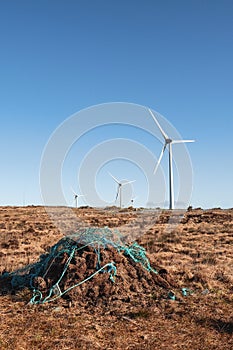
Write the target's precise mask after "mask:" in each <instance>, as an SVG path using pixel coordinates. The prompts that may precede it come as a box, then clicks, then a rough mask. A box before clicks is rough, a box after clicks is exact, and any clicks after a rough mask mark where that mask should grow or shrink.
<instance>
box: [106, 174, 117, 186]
mask: <svg viewBox="0 0 233 350" xmlns="http://www.w3.org/2000/svg"><path fill="white" fill-rule="evenodd" d="M108 173H109V175H110V176H111V177H112V178H113V180H114V181H115V182H116V183H117V184H118V185H119V184H120V182H119V181H118V180H117V179H116V178H115V177H114V176H113V175H112V174H111V173H110V172H108Z"/></svg>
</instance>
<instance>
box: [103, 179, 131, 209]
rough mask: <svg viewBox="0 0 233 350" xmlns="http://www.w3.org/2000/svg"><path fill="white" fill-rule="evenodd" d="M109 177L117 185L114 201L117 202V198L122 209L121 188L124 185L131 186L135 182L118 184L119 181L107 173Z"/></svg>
mask: <svg viewBox="0 0 233 350" xmlns="http://www.w3.org/2000/svg"><path fill="white" fill-rule="evenodd" d="M109 175H110V176H111V177H112V178H113V180H114V181H115V182H116V183H117V185H118V186H117V194H116V199H115V201H117V198H118V196H119V199H120V208H122V186H124V185H128V184H131V183H133V182H135V180H133V181H126V182H120V181H119V180H117V179H116V178H115V177H114V176H113V175H112V174H111V173H109Z"/></svg>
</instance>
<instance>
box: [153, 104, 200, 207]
mask: <svg viewBox="0 0 233 350" xmlns="http://www.w3.org/2000/svg"><path fill="white" fill-rule="evenodd" d="M148 110H149V112H150V114H151V116H152V118H153V119H154V121H155V123H156V125H157V126H158V128H159V130H160V132H161V134H162V136H163V138H164V146H163V148H162V151H161V153H160V156H159V159H158V162H157V164H156V167H155V169H154V174H155V173H156V171H157V169H158V167H159V164H160V162H161V160H162V158H163V154H164V152H165V149H166V148H167V146H168V153H169V209H174V182H173V158H172V145H173V144H177V143H186V142H195V140H172V139H171V138H170V137H169V136H168V135H167V134H166V133H165V131H164V130H163V129H162V127H161V125H160V124H159V122H158V120H157V119H156V117H155V115H154V114H153V113H152V111H151V110H150V109H148Z"/></svg>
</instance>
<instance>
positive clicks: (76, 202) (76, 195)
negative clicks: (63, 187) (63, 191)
mask: <svg viewBox="0 0 233 350" xmlns="http://www.w3.org/2000/svg"><path fill="white" fill-rule="evenodd" d="M71 191H72V192H73V194H74V201H75V208H78V199H79V197H84V194H77V193H76V192H75V191H74V190H73V188H72V187H71Z"/></svg>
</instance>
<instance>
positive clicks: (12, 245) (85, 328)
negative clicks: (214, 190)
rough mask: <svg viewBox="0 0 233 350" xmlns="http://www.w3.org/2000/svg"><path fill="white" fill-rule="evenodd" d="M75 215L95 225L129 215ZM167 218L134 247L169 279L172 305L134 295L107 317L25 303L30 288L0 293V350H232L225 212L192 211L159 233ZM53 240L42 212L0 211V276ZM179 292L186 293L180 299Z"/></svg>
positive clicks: (230, 226)
mask: <svg viewBox="0 0 233 350" xmlns="http://www.w3.org/2000/svg"><path fill="white" fill-rule="evenodd" d="M76 213H77V215H79V216H80V217H83V218H85V220H86V221H87V222H89V223H90V224H92V225H99V226H105V225H109V226H118V225H121V224H122V223H124V222H128V221H129V220H130V217H133V216H135V215H136V213H135V212H127V211H123V212H120V213H119V214H118V215H114V217H111V214H110V213H109V212H107V211H106V212H102V213H97V212H96V211H95V209H88V208H86V209H77V210H76ZM169 215H170V213H169V212H168V211H164V212H163V213H162V215H161V216H160V218H159V220H158V222H157V224H156V225H154V226H153V228H152V229H150V230H148V232H147V234H145V235H144V236H143V237H141V239H140V242H139V243H140V244H142V245H143V246H144V247H145V248H146V249H147V250H148V252H149V256H150V259H151V260H152V262H153V263H154V264H155V265H157V266H161V267H163V268H164V269H166V270H167V271H168V272H169V273H170V274H171V275H172V276H173V278H174V279H175V280H176V283H177V285H178V288H177V290H176V294H177V300H176V301H171V300H168V299H167V300H166V299H164V298H162V299H161V298H160V296H159V295H151V303H150V306H149V307H144V306H143V296H142V303H141V305H140V306H138V305H136V304H134V303H133V302H132V303H131V304H130V305H128V306H127V308H125V307H124V305H123V306H122V308H121V309H119V310H115V311H114V312H113V311H111V310H106V309H101V308H96V310H93V309H92V310H89V309H85V308H83V307H79V305H74V306H72V307H68V306H69V305H68V304H67V303H65V302H60V301H58V302H57V303H56V304H45V305H39V306H29V305H28V300H29V299H30V296H31V292H30V290H23V291H21V292H17V293H16V295H2V296H0V315H1V324H0V349H14V350H18V349H21V350H27V349H43V350H45V349H61V350H63V349H64V350H65V349H115V350H117V349H151V350H152V349H153V350H154V349H184V348H187V349H193V350H202V349H203V350H207V349H227V350H228V349H229V350H230V349H232V348H233V337H232V332H233V314H232V305H233V274H232V270H233V250H232V243H233V210H221V209H214V210H208V211H202V210H192V211H189V212H187V213H186V214H185V217H184V218H183V220H182V222H181V223H180V224H179V225H178V226H174V227H173V228H171V227H170V226H169V227H170V230H167V228H168V225H170V224H171V223H170V224H169ZM177 215H178V214H177ZM174 221H175V220H174ZM61 237H62V235H61V233H59V231H58V230H57V228H56V227H55V226H54V225H53V223H52V222H51V221H50V220H49V218H48V216H47V214H46V211H45V210H44V208H43V207H23V208H21V207H18V208H16V207H2V208H0V273H1V272H2V271H4V270H8V271H13V270H14V269H16V268H19V267H22V266H25V265H26V264H29V263H32V262H34V261H36V260H37V259H38V257H39V255H40V254H42V253H43V252H44V251H45V250H46V249H48V247H49V246H51V245H53V244H54V243H56V242H57V241H58V240H59V239H60V238H61ZM182 287H186V288H189V289H190V290H191V291H192V294H191V295H190V296H187V297H184V296H182V294H181V293H179V289H181V288H182ZM1 288H2V286H0V290H3V288H2V289H1ZM2 294H4V293H3V292H2Z"/></svg>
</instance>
